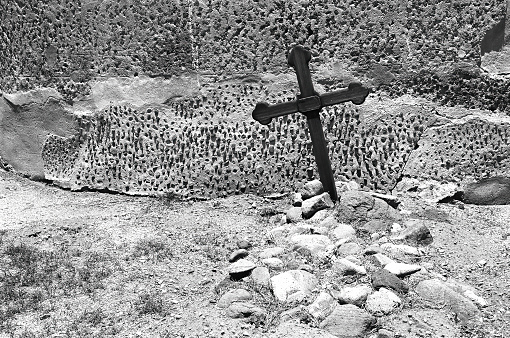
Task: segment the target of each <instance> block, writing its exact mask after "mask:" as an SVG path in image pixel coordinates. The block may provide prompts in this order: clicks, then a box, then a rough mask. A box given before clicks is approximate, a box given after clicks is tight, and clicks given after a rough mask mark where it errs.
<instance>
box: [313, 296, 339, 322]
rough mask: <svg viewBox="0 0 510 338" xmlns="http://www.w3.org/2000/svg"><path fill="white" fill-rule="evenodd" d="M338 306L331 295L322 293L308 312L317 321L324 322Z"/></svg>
mask: <svg viewBox="0 0 510 338" xmlns="http://www.w3.org/2000/svg"><path fill="white" fill-rule="evenodd" d="M337 305H338V303H337V302H336V300H335V299H334V298H333V297H331V295H330V294H329V293H327V292H325V291H322V292H321V293H319V295H318V296H317V298H316V299H315V301H314V302H313V303H312V304H310V305H309V306H308V312H309V313H310V315H312V317H314V318H315V319H318V320H323V319H325V318H326V317H327V316H329V315H330V314H331V313H332V312H333V310H334V309H335V307H336V306H337Z"/></svg>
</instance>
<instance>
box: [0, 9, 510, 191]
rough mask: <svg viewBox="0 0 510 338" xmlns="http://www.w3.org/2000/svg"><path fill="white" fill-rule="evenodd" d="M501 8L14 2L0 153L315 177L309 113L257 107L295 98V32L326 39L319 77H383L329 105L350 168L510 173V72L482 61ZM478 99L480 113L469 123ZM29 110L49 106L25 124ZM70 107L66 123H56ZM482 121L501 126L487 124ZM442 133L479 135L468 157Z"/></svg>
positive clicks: (174, 171)
mask: <svg viewBox="0 0 510 338" xmlns="http://www.w3.org/2000/svg"><path fill="white" fill-rule="evenodd" d="M505 13H506V4H505V1H503V0H491V1H482V2H480V1H469V0H466V1H454V2H448V1H427V2H423V1H414V0H413V1H411V0H409V1H398V0H394V1H363V0H357V1H343V2H340V3H338V4H331V3H329V2H327V1H322V0H320V1H317V0H316V1H304V0H303V1H254V0H252V1H249V0H247V1H235V2H233V1H232V2H229V1H212V0H211V1H201V0H198V1H162V0H161V1H143V0H137V1H136V0H132V1H122V2H117V1H85V0H83V1H72V2H71V1H52V0H50V1H47V2H44V3H43V2H40V1H24V2H15V1H9V2H1V3H0V21H2V25H1V26H0V46H1V47H2V48H0V61H1V62H0V74H2V76H1V77H0V90H1V91H2V92H3V93H4V94H3V97H4V101H5V102H4V103H3V104H2V105H0V130H2V131H9V134H7V133H5V132H3V133H0V156H1V157H2V158H3V159H4V160H5V161H6V162H8V163H10V164H12V165H13V167H14V168H15V169H17V170H18V171H20V172H23V173H27V174H30V175H32V176H36V177H37V176H44V177H45V178H47V179H51V180H55V181H56V182H58V183H59V184H61V185H63V186H66V187H71V188H73V189H80V188H82V187H89V188H96V189H110V190H114V191H121V192H126V193H131V194H158V193H166V192H169V191H172V192H177V193H182V194H185V195H203V196H216V195H220V196H221V195H228V194H233V193H241V192H257V193H268V192H273V191H288V190H290V189H293V188H294V185H295V184H299V183H300V182H303V181H304V180H306V179H309V178H311V177H316V176H317V173H316V170H315V165H314V161H313V156H312V154H311V144H310V141H309V137H308V135H307V128H306V120H305V119H304V118H303V117H302V116H299V115H294V116H289V117H286V118H280V119H277V120H276V121H273V122H272V123H271V124H270V125H269V126H267V127H265V126H261V125H258V124H256V123H255V122H254V121H253V120H252V119H251V111H252V110H253V108H254V106H255V104H256V103H257V102H259V101H265V102H268V103H276V102H282V101H285V100H289V99H293V98H294V97H295V95H296V94H297V83H296V80H295V74H294V73H293V71H292V70H291V69H289V67H288V66H287V64H286V56H287V52H288V50H289V49H290V48H291V47H292V46H293V45H294V44H296V43H298V44H302V45H305V46H307V47H309V48H310V49H311V51H312V55H313V58H312V61H311V63H310V68H311V71H312V76H313V79H314V81H316V90H318V91H319V92H321V93H322V92H325V91H330V90H335V89H339V88H341V87H343V86H346V85H347V84H348V83H350V82H352V81H361V82H363V83H365V84H366V85H368V86H370V87H371V88H372V90H373V93H372V94H371V95H370V97H369V99H368V100H367V102H366V103H365V104H363V105H362V106H354V105H351V104H345V105H339V106H336V107H330V108H328V109H324V111H323V112H322V115H321V116H322V121H323V125H324V128H325V133H326V138H327V139H328V141H329V147H330V157H331V159H332V162H333V168H334V170H335V177H336V178H340V176H343V177H347V178H350V179H355V180H357V181H358V182H359V183H360V184H361V185H363V186H365V187H368V188H372V189H376V190H383V191H386V190H388V189H391V188H392V187H393V186H394V185H395V183H396V182H397V181H398V180H400V179H401V177H402V175H407V176H417V177H421V176H424V177H425V176H426V177H434V175H436V176H437V177H436V178H438V179H443V178H448V179H453V180H455V179H462V178H464V177H465V176H466V175H465V172H466V171H468V172H473V173H474V176H484V175H490V174H491V173H495V172H498V173H500V172H504V171H505V170H507V169H508V163H507V162H508V160H507V158H508V155H509V154H508V148H509V141H508V138H507V137H506V136H504V135H507V132H506V131H507V129H508V128H507V126H508V125H507V124H505V123H506V122H501V123H503V124H501V123H500V122H494V121H492V120H490V119H488V117H487V116H489V115H491V114H492V115H493V114H496V115H498V116H504V115H508V114H509V113H510V99H509V96H508V92H509V90H510V88H509V86H510V85H509V83H510V81H509V80H508V78H505V77H497V78H494V77H491V76H489V75H488V74H486V73H484V72H483V71H482V70H481V69H480V68H478V65H479V64H480V62H481V54H480V51H481V50H480V42H481V40H482V38H483V37H484V36H485V34H486V32H487V31H489V30H490V29H491V28H492V27H493V26H494V25H496V24H497V23H498V22H501V20H502V19H503V18H504V15H505ZM44 88H52V89H51V90H54V91H55V92H57V93H58V94H56V95H54V96H53V97H54V98H55V100H56V101H55V102H56V103H54V106H52V107H50V106H47V102H45V103H44V104H43V103H40V102H39V103H38V101H33V102H20V103H16V98H18V97H21V96H23V95H25V96H26V95H27V94H26V93H27V91H28V93H37V92H39V91H40V90H41V89H43V90H50V89H44ZM34 95H35V94H34ZM29 96H30V95H29ZM417 98H422V99H417ZM13 101H14V102H13ZM6 102H9V103H6ZM443 106H455V107H456V108H455V109H454V110H455V111H449V110H445V109H443ZM56 107H58V109H57V108H56ZM472 110H476V111H479V112H480V113H479V114H478V115H477V116H478V117H477V122H474V121H468V122H466V121H465V120H462V122H459V121H460V120H459V119H458V116H457V115H458V114H459V112H462V114H464V115H465V116H471V115H472V114H471V111H472ZM20 112H21V113H20ZM34 112H35V113H34ZM445 112H446V113H445ZM20 114H23V116H26V117H27V118H28V117H30V116H32V117H31V118H30V119H31V121H39V122H31V123H26V124H13V123H12V121H14V120H16V118H17V117H19V116H20ZM69 114H72V115H73V116H74V118H73V122H72V123H67V122H66V123H65V124H63V125H62V126H61V127H60V128H55V127H54V126H52V124H51V123H49V124H48V123H47V122H46V120H47V119H51V120H52V121H59V119H60V118H64V119H66V121H67V119H68V116H69ZM51 116H53V118H50V117H51ZM458 123H464V124H463V127H460V128H457V127H455V126H456V125H457V124H458ZM473 125H476V126H477V127H476V128H475V127H473ZM50 126H51V127H50ZM491 126H495V128H496V129H491V128H492V127H491ZM477 128H482V130H483V128H487V132H488V133H492V131H495V133H497V134H498V135H503V136H501V137H500V138H499V139H498V140H496V141H494V140H492V138H493V136H488V138H489V139H491V141H487V142H485V141H483V140H478V139H477V138H476V137H478V136H476V135H475V136H476V137H475V136H470V134H469V133H470V131H471V132H473V131H475V130H477ZM443 130H446V131H444V132H443ZM436 134H437V136H434V135H436ZM5 135H10V136H9V137H8V138H7V137H6V136H5ZM16 135H19V136H18V137H16ZM23 135H25V136H26V135H38V136H37V138H36V139H33V138H32V140H33V142H28V143H27V142H26V141H23V139H24V138H23ZM434 137H436V138H442V139H444V141H446V142H447V143H450V141H451V139H452V138H453V140H454V141H451V143H452V144H455V147H460V148H459V149H461V148H462V147H467V148H469V147H471V148H472V149H478V150H479V151H473V152H471V153H470V154H471V155H469V156H471V157H470V159H471V160H467V159H466V158H464V157H462V156H460V157H459V156H454V155H455V152H454V150H451V149H450V148H448V149H450V150H448V151H450V152H448V151H447V150H445V149H443V148H442V147H443V146H442V145H441V143H440V142H439V143H437V142H433V141H431V140H433V138H434ZM461 140H463V141H461ZM465 140H470V141H465ZM444 141H442V142H444ZM482 141H483V142H482ZM456 142H457V143H456ZM473 142H474V143H476V142H478V143H476V145H474V144H473ZM495 144H497V145H498V147H499V148H497V149H498V151H494V152H492V153H491V151H489V148H491V147H494V145H495ZM23 147H24V148H23ZM438 147H439V148H438ZM477 147H478V148H477ZM482 148H483V149H485V150H483V149H482ZM15 149H17V151H14V150H15ZM20 149H25V150H23V152H28V153H30V154H32V155H31V156H29V157H26V156H21V155H20V153H21V151H19V150H20ZM427 149H428V150H427ZM434 149H435V150H434ZM462 149H463V148H462ZM480 149H482V150H480ZM478 153H480V154H481V155H477V154H478ZM417 154H419V155H417ZM450 156H453V157H452V159H451V160H449V162H450V164H444V165H443V166H442V167H441V168H442V169H441V170H442V171H441V170H440V171H441V173H439V172H437V173H436V172H435V170H434V167H435V164H437V163H439V162H441V161H443V162H444V161H445V158H447V157H450ZM477 156H479V157H477ZM424 157H427V158H430V159H431V161H430V162H428V161H427V160H424ZM41 164H42V165H41ZM423 168H429V169H424V170H423ZM430 168H431V169H430Z"/></svg>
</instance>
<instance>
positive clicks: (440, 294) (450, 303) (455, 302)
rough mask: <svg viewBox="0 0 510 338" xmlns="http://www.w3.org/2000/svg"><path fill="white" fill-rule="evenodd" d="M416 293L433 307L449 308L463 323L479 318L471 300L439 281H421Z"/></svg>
mask: <svg viewBox="0 0 510 338" xmlns="http://www.w3.org/2000/svg"><path fill="white" fill-rule="evenodd" d="M416 293H418V295H419V296H420V297H422V298H424V299H426V300H428V301H430V302H432V303H434V304H435V305H438V306H439V305H441V306H446V307H447V308H450V309H451V310H452V311H453V312H454V313H455V314H456V315H457V317H458V318H459V320H460V321H461V322H463V323H467V322H468V321H470V320H471V319H473V318H475V317H479V316H480V311H479V310H478V308H477V307H476V305H475V304H473V302H472V301H471V300H469V299H468V298H466V297H464V296H462V295H461V294H460V293H458V292H456V291H454V290H453V289H451V288H450V287H448V286H447V285H446V284H445V283H444V282H442V281H440V280H439V279H428V280H424V281H421V282H420V283H418V285H417V286H416Z"/></svg>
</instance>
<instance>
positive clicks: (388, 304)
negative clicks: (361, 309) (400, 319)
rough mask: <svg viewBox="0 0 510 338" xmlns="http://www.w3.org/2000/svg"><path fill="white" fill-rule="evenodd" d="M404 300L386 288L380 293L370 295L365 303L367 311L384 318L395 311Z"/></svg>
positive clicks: (380, 290)
mask: <svg viewBox="0 0 510 338" xmlns="http://www.w3.org/2000/svg"><path fill="white" fill-rule="evenodd" d="M401 303H402V300H400V298H399V297H398V296H397V295H396V294H394V293H393V292H391V291H390V290H388V289H386V288H381V289H379V291H376V292H374V293H373V294H371V295H369V296H368V298H367V301H366V303H365V309H367V311H368V312H370V313H372V314H373V315H375V316H383V315H387V314H390V313H392V312H393V311H395V310H396V309H397V308H398V307H399V306H400V304H401Z"/></svg>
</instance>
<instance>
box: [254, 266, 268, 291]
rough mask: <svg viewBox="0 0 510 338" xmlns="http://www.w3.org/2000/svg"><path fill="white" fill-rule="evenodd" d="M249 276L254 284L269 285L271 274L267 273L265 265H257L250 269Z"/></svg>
mask: <svg viewBox="0 0 510 338" xmlns="http://www.w3.org/2000/svg"><path fill="white" fill-rule="evenodd" d="M250 277H251V279H252V280H253V282H254V283H255V284H256V285H259V286H269V279H270V278H271V275H270V274H269V269H268V268H266V267H265V266H258V267H256V268H255V269H253V270H252V272H251V275H250Z"/></svg>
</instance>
